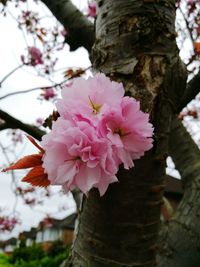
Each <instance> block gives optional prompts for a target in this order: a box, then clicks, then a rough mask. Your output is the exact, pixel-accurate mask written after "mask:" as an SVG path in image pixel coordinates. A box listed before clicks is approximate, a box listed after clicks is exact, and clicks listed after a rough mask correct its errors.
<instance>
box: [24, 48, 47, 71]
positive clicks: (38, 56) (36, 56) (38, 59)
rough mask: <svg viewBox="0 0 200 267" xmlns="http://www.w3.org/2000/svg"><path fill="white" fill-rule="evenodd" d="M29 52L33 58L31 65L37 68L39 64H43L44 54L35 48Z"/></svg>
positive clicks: (29, 49)
mask: <svg viewBox="0 0 200 267" xmlns="http://www.w3.org/2000/svg"><path fill="white" fill-rule="evenodd" d="M28 52H29V54H30V57H31V65H32V66H36V65H39V64H43V63H44V61H43V59H42V52H41V51H40V50H39V49H38V48H37V47H35V46H32V47H29V48H28Z"/></svg>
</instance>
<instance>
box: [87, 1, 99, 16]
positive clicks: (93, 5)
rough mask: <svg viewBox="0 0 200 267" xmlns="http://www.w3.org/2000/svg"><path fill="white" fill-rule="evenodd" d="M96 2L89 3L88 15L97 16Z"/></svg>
mask: <svg viewBox="0 0 200 267" xmlns="http://www.w3.org/2000/svg"><path fill="white" fill-rule="evenodd" d="M96 7H97V5H96V2H95V1H93V2H91V3H89V4H88V16H89V17H92V18H95V17H96Z"/></svg>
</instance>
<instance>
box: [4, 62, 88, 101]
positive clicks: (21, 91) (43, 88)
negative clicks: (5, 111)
mask: <svg viewBox="0 0 200 267" xmlns="http://www.w3.org/2000/svg"><path fill="white" fill-rule="evenodd" d="M90 68H91V66H89V67H87V68H85V69H83V70H81V71H79V72H75V73H74V74H72V75H71V76H70V77H68V78H67V79H64V80H63V81H62V82H60V83H55V84H53V85H51V86H42V87H41V86H40V87H34V88H30V89H27V90H20V91H16V92H12V93H9V94H7V95H4V96H2V97H0V100H3V99H5V98H7V97H10V96H14V95H19V94H26V93H30V92H33V91H37V90H47V89H50V88H55V87H61V86H62V85H63V84H65V83H66V82H67V81H69V80H71V79H73V78H75V77H79V76H80V75H81V74H84V73H85V72H86V71H87V70H89V69H90Z"/></svg>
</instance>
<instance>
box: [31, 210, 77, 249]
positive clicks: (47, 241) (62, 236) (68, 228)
mask: <svg viewBox="0 0 200 267" xmlns="http://www.w3.org/2000/svg"><path fill="white" fill-rule="evenodd" d="M76 217H77V214H76V213H74V214H71V215H70V216H68V217H66V218H64V219H62V220H58V219H54V218H45V219H44V220H43V221H42V222H40V224H39V225H38V228H37V234H36V243H38V244H41V245H42V246H43V248H44V250H48V248H49V247H50V246H51V244H52V242H54V241H57V240H60V241H61V242H62V243H63V244H64V245H66V246H68V245H71V244H72V241H73V233H74V225H75V220H76Z"/></svg>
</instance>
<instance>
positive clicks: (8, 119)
mask: <svg viewBox="0 0 200 267" xmlns="http://www.w3.org/2000/svg"><path fill="white" fill-rule="evenodd" d="M0 118H1V119H2V120H3V121H5V123H4V124H3V125H4V127H3V128H2V129H1V130H4V129H7V128H11V129H20V130H23V131H24V132H26V133H27V134H30V135H31V136H33V137H34V138H36V139H37V140H41V138H42V136H43V135H44V134H45V131H42V130H40V129H39V128H37V127H36V126H33V125H30V124H26V123H23V122H21V121H20V120H17V119H15V118H14V117H12V116H11V115H9V114H8V113H6V112H4V111H3V110H0ZM5 125H6V128H5Z"/></svg>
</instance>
